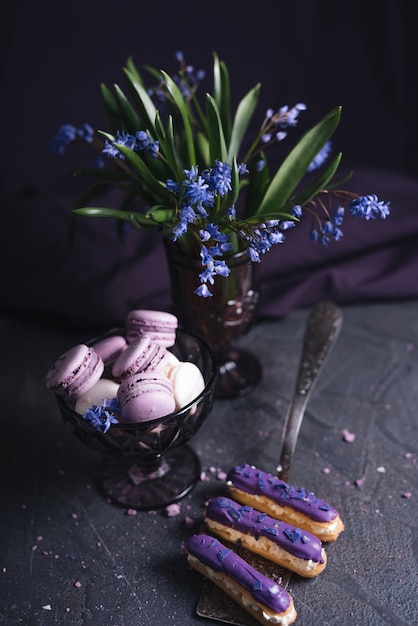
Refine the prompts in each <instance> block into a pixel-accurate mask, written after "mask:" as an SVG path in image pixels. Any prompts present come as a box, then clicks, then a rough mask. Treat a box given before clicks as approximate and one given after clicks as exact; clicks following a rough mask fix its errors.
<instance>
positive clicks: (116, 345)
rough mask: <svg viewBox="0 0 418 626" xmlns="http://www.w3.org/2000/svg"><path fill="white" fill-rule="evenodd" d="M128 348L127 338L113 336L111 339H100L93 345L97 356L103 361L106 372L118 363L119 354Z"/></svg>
mask: <svg viewBox="0 0 418 626" xmlns="http://www.w3.org/2000/svg"><path fill="white" fill-rule="evenodd" d="M126 346H127V342H126V339H125V337H123V336H122V335H111V336H110V337H104V338H103V339H99V340H98V341H96V343H94V344H93V348H94V349H95V350H96V352H97V354H98V355H99V356H100V357H101V359H102V360H103V363H104V366H105V369H106V370H111V368H112V366H113V363H114V362H115V361H116V359H117V357H118V356H119V354H120V353H121V352H122V350H124V349H125V348H126Z"/></svg>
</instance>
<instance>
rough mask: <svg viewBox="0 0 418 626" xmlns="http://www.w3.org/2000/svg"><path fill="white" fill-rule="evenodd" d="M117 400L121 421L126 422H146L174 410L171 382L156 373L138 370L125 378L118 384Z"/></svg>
mask: <svg viewBox="0 0 418 626" xmlns="http://www.w3.org/2000/svg"><path fill="white" fill-rule="evenodd" d="M118 400H119V404H120V405H121V407H122V413H121V421H122V422H127V423H135V422H148V421H149V420H154V419H158V418H159V417H164V416H165V415H169V414H170V413H173V412H174V410H175V401H174V397H173V392H172V388H171V383H170V381H169V380H168V378H166V377H165V376H160V375H158V374H150V373H142V372H140V373H138V374H134V375H133V376H130V377H129V378H126V379H125V380H124V381H122V383H121V384H120V385H119V389H118Z"/></svg>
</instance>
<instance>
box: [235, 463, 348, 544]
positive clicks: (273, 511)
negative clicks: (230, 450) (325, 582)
mask: <svg viewBox="0 0 418 626" xmlns="http://www.w3.org/2000/svg"><path fill="white" fill-rule="evenodd" d="M227 487H228V490H229V493H230V495H231V497H232V498H233V499H234V500H237V501H238V502H240V503H241V504H248V505H250V506H253V507H254V508H255V509H257V510H258V511H261V512H263V513H267V514H268V515H270V516H271V517H275V518H276V519H279V520H282V521H284V522H286V523H288V524H295V526H297V527H298V528H302V529H303V530H306V531H307V532H310V533H312V534H313V535H315V536H316V537H318V538H319V539H320V540H321V541H322V542H326V541H335V540H336V539H337V537H338V535H339V534H340V533H341V532H342V531H343V530H344V524H343V522H342V520H341V518H340V515H339V513H338V511H336V510H335V509H334V507H332V506H331V505H330V504H328V503H327V502H325V501H324V500H320V499H319V498H317V497H316V495H315V494H313V493H312V492H309V491H307V490H306V489H304V488H303V487H293V486H292V485H289V484H288V483H285V482H284V481H283V480H280V479H279V478H277V477H275V476H273V475H272V474H268V473H267V472H263V471H262V470H260V469H258V468H257V467H254V466H253V465H247V464H245V465H237V466H236V467H234V468H233V469H232V470H231V471H230V472H229V473H228V475H227Z"/></svg>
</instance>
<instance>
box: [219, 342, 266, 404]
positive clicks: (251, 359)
mask: <svg viewBox="0 0 418 626" xmlns="http://www.w3.org/2000/svg"><path fill="white" fill-rule="evenodd" d="M217 358H218V382H217V388H216V397H217V398H221V399H222V398H225V399H226V398H235V397H237V396H241V395H244V394H246V393H248V392H249V391H251V390H252V389H253V387H254V386H255V385H257V384H258V382H259V381H260V379H261V377H262V368H261V364H260V362H259V360H258V359H257V357H255V356H254V355H253V354H251V352H248V351H247V350H242V349H239V348H228V349H227V350H226V351H225V352H222V354H221V355H218V357H217Z"/></svg>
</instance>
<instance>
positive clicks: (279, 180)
mask: <svg viewBox="0 0 418 626" xmlns="http://www.w3.org/2000/svg"><path fill="white" fill-rule="evenodd" d="M340 117H341V107H336V108H335V109H333V110H332V111H330V113H328V114H327V115H326V116H325V117H324V118H323V119H322V120H321V121H320V122H318V124H316V126H314V127H313V128H311V129H310V130H308V131H307V132H306V133H305V134H304V135H303V137H302V138H301V139H300V140H299V142H298V143H297V144H296V146H295V147H294V148H293V150H292V151H291V152H290V153H289V154H288V156H287V157H286V159H285V160H284V161H283V163H282V165H281V166H280V168H279V169H278V171H277V172H276V174H275V176H274V177H273V179H272V180H271V183H270V185H269V187H268V189H267V191H266V193H265V195H264V198H263V199H262V201H261V204H260V206H259V207H258V209H257V215H258V216H262V215H264V214H266V213H274V212H275V211H278V210H279V209H281V208H282V207H283V206H284V205H285V204H286V202H287V201H288V200H289V198H290V196H291V195H292V193H293V191H294V190H295V188H296V187H297V185H298V184H299V182H300V180H301V179H302V178H303V176H304V175H305V173H306V170H307V168H308V166H309V164H310V163H311V161H312V160H313V159H314V157H315V156H316V155H317V154H318V152H319V151H320V150H321V148H322V147H323V146H324V144H325V143H326V142H327V141H328V139H329V138H330V137H331V135H332V134H333V132H334V131H335V129H336V128H337V126H338V124H339V121H340Z"/></svg>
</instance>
